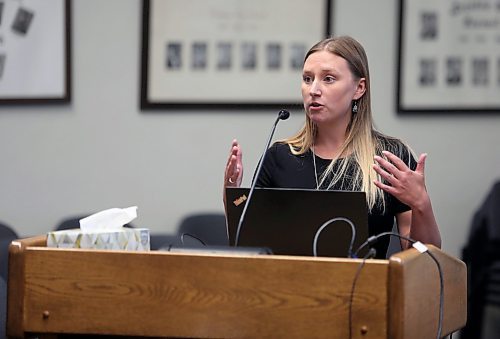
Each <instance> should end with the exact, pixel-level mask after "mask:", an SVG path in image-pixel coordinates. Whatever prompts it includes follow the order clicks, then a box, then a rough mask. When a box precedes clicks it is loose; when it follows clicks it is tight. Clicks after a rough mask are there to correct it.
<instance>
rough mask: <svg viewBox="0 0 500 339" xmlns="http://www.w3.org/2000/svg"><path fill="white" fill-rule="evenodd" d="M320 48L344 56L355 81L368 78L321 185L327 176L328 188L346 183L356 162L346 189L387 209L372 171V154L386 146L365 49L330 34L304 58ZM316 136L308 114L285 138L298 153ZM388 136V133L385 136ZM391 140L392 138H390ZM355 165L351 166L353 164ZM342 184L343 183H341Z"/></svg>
mask: <svg viewBox="0 0 500 339" xmlns="http://www.w3.org/2000/svg"><path fill="white" fill-rule="evenodd" d="M318 51H328V52H330V53H333V54H335V55H338V56H340V57H342V58H344V59H345V60H346V61H347V63H348V65H349V69H350V71H351V73H352V74H353V76H354V78H355V79H356V80H359V79H361V78H365V87H366V90H365V93H364V94H363V96H361V98H359V99H358V112H357V113H352V115H351V121H350V122H349V125H348V126H347V131H346V139H345V141H344V143H343V145H342V146H341V149H340V150H339V152H338V153H337V154H338V156H336V157H335V158H334V159H333V160H332V161H331V163H330V164H329V166H328V167H327V169H326V170H325V172H324V173H323V174H322V175H321V179H320V186H321V185H322V184H325V183H326V182H327V181H326V179H327V178H329V179H330V178H331V181H329V182H328V188H331V187H333V186H334V185H335V184H336V183H338V182H340V183H342V184H344V182H343V179H344V177H345V176H346V174H347V171H348V168H349V167H350V166H349V164H352V162H353V161H354V162H355V163H356V164H357V165H358V166H357V169H356V170H355V171H354V173H349V174H350V175H352V182H351V185H350V186H349V187H343V189H347V190H361V191H364V192H366V198H367V203H368V207H369V209H370V210H372V209H373V207H374V206H376V205H377V204H380V205H381V206H382V209H385V199H384V193H383V191H382V190H381V189H379V188H378V187H376V186H375V184H374V183H373V180H374V179H378V180H380V178H379V177H378V175H377V173H376V172H375V171H374V170H373V168H372V164H373V163H374V160H373V157H374V156H375V154H379V155H381V151H382V149H384V145H382V142H381V138H380V137H381V136H383V135H382V134H381V133H379V132H377V131H375V128H374V126H373V119H372V111H371V98H370V74H369V70H368V59H367V57H366V53H365V50H364V48H363V47H362V46H361V44H360V43H359V42H357V41H356V40H355V39H353V38H351V37H349V36H341V37H331V38H327V39H324V40H322V41H320V42H318V43H317V44H315V45H314V46H313V47H311V49H310V50H309V51H308V52H307V54H306V56H305V58H304V61H305V60H307V58H308V57H309V56H310V55H311V54H313V53H316V52H318ZM315 135H316V126H315V124H314V123H313V122H312V121H311V119H309V117H308V116H307V114H306V121H305V124H304V126H303V127H302V128H301V130H300V131H299V132H298V133H297V134H296V135H294V136H292V137H290V138H288V139H285V140H283V142H285V143H287V144H288V145H289V146H290V150H291V152H292V153H293V154H295V155H300V154H304V153H306V152H307V151H309V150H310V149H311V147H312V146H313V144H314V138H315ZM383 137H386V136H383ZM390 139H392V138H390ZM336 162H338V163H339V170H338V171H336V172H335V173H334V171H333V166H334V165H335V163H336ZM351 168H352V167H351ZM342 186H343V185H342Z"/></svg>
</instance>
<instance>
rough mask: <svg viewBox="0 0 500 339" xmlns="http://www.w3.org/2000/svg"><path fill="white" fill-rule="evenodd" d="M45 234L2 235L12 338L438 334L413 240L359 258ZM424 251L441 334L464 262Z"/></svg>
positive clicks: (462, 315) (453, 325)
mask: <svg viewBox="0 0 500 339" xmlns="http://www.w3.org/2000/svg"><path fill="white" fill-rule="evenodd" d="M45 243H46V237H45V236H40V237H35V238H28V239H23V240H16V241H13V242H12V243H11V245H10V258H9V283H8V289H9V291H8V314H7V334H8V336H9V337H26V336H28V335H37V336H39V337H44V336H50V337H53V336H54V335H57V334H98V335H120V336H149V337H188V338H266V337H268V338H269V337H271V338H322V337H323V338H342V339H344V338H349V329H350V328H351V331H352V338H394V339H398V338H418V339H422V338H424V339H425V338H436V333H437V326H438V319H439V291H440V288H439V286H440V285H439V274H438V270H437V266H436V264H435V262H434V261H433V260H432V259H431V258H430V256H429V255H427V254H421V253H420V252H418V251H417V250H415V249H410V250H406V251H404V252H401V253H398V254H396V255H393V256H392V257H391V258H390V259H389V260H372V259H370V260H367V261H366V262H365V264H364V265H363V266H362V267H361V264H362V260H360V259H344V258H314V257H300V256H274V255H239V254H217V253H214V254H203V253H201V254H194V253H171V252H126V251H98V250H81V249H56V248H47V247H45ZM430 250H431V252H432V253H433V254H434V255H435V257H436V258H437V260H438V261H439V262H440V264H441V267H442V270H443V274H444V319H443V331H442V334H443V336H444V335H446V334H449V333H451V332H454V331H456V330H457V329H460V328H461V327H463V326H464V325H465V322H466V288H467V286H466V267H465V264H464V263H463V262H461V261H460V260H457V259H455V258H453V257H451V256H449V255H447V254H445V253H444V252H442V251H440V250H439V249H437V248H435V247H433V246H430ZM360 267H361V268H360ZM358 271H359V276H358V279H357V283H356V285H355V290H354V293H353V294H352V295H351V290H352V286H353V281H354V277H355V276H356V273H357V272H358ZM351 302H352V305H351V307H350V303H351ZM350 308H351V313H349V310H350ZM349 314H351V317H349ZM350 318H351V322H350V321H349V319H350ZM350 324H351V326H350Z"/></svg>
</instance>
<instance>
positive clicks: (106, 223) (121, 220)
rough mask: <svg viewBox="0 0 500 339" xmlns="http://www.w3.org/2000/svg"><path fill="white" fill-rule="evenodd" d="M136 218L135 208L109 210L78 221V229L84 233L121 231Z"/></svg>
mask: <svg viewBox="0 0 500 339" xmlns="http://www.w3.org/2000/svg"><path fill="white" fill-rule="evenodd" d="M135 218H137V206H132V207H128V208H110V209H107V210H104V211H101V212H97V213H95V214H92V215H90V216H88V217H86V218H83V219H80V229H81V230H82V231H84V232H92V231H107V230H117V229H121V228H122V227H123V225H125V224H128V223H129V222H131V221H132V220H134V219H135Z"/></svg>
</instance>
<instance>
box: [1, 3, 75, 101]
mask: <svg viewBox="0 0 500 339" xmlns="http://www.w3.org/2000/svg"><path fill="white" fill-rule="evenodd" d="M70 28H71V27H70V2H69V0H43V1H40V0H23V1H17V0H2V1H0V104H35V103H36V104H40V103H66V102H69V101H70V98H71V84H70V71H71V62H70V61H71V60H70V31H71V29H70Z"/></svg>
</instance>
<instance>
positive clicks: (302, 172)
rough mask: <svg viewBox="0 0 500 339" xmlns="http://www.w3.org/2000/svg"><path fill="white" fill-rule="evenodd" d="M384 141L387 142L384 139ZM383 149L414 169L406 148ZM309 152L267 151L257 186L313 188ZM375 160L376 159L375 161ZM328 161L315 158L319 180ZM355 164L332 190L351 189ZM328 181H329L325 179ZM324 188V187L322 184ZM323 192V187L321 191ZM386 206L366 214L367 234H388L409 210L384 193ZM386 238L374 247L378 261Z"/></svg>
mask: <svg viewBox="0 0 500 339" xmlns="http://www.w3.org/2000/svg"><path fill="white" fill-rule="evenodd" d="M384 141H387V140H386V139H384ZM384 145H386V146H387V147H385V146H384V149H386V150H388V151H390V152H392V153H394V154H396V155H397V156H398V157H400V158H401V159H402V160H403V161H404V162H405V163H406V164H407V165H408V163H409V167H410V168H411V169H412V170H415V168H416V161H415V158H414V157H413V156H412V155H411V153H410V152H409V151H408V149H407V147H406V146H404V145H403V143H401V142H400V141H393V140H391V141H390V142H384ZM312 157H313V155H312V152H311V151H308V152H306V153H305V154H302V155H293V154H292V153H291V151H290V147H289V146H288V144H284V143H275V144H273V145H272V146H271V147H270V148H269V149H268V150H267V154H266V157H265V160H264V163H263V164H262V169H261V173H260V175H259V178H258V180H257V184H256V186H258V187H269V188H304V189H315V188H316V177H315V175H314V163H313V158H312ZM374 161H375V160H374ZM330 162H331V160H329V159H323V158H320V157H318V156H316V168H317V171H318V173H317V176H318V179H319V178H320V176H321V174H322V173H323V172H324V171H325V169H326V168H327V166H328V165H329V164H330ZM356 166H357V164H355V163H351V164H349V167H348V174H347V175H346V177H345V179H346V180H345V181H344V184H342V182H337V183H336V184H335V185H334V186H333V187H332V188H330V189H332V190H352V188H346V187H351V186H352V185H351V183H352V177H351V175H349V173H353V171H354V170H355V169H356ZM338 168H339V165H338V164H335V165H334V168H333V170H334V171H338ZM326 181H328V180H326ZM325 186H327V184H325ZM323 189H324V188H323ZM385 202H386V207H385V210H383V208H382V206H378V205H376V206H374V208H373V209H372V211H370V212H369V214H368V232H369V235H370V236H372V235H376V234H380V233H382V232H390V231H391V230H392V227H393V225H394V221H395V219H394V218H395V215H396V214H398V213H401V212H405V211H408V210H410V207H409V206H407V205H405V204H403V203H402V202H401V201H399V200H398V199H396V198H395V197H394V196H392V195H390V194H388V193H385ZM389 241H390V238H389V237H382V238H380V239H379V241H378V242H377V243H376V244H375V246H374V247H375V249H376V250H377V258H385V256H386V253H387V249H388V247H389Z"/></svg>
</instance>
